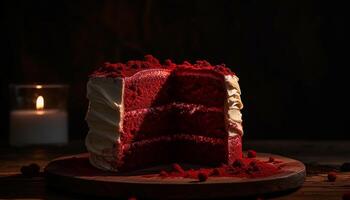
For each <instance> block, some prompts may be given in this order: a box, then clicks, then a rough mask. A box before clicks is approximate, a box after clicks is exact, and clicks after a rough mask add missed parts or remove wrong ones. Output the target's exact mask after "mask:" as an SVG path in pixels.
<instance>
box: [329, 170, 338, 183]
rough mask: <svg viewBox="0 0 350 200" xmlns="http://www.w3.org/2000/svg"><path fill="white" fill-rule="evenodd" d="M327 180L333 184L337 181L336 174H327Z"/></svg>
mask: <svg viewBox="0 0 350 200" xmlns="http://www.w3.org/2000/svg"><path fill="white" fill-rule="evenodd" d="M327 178H328V181H330V182H334V181H335V179H337V174H336V173H335V172H329V173H328V176H327Z"/></svg>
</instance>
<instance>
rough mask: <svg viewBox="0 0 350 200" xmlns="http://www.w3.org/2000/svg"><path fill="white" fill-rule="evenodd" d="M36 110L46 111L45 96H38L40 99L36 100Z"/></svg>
mask: <svg viewBox="0 0 350 200" xmlns="http://www.w3.org/2000/svg"><path fill="white" fill-rule="evenodd" d="M36 109H37V110H42V109H44V97H43V96H38V98H37V99H36Z"/></svg>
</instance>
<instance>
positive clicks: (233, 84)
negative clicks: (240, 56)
mask: <svg viewBox="0 0 350 200" xmlns="http://www.w3.org/2000/svg"><path fill="white" fill-rule="evenodd" d="M238 80H239V79H238V77H237V76H235V75H227V76H225V86H226V91H227V100H226V104H225V112H226V116H225V122H226V130H227V132H228V133H229V136H236V135H237V134H238V135H243V127H242V113H241V109H242V108H243V103H242V100H241V89H240V87H239V84H238Z"/></svg>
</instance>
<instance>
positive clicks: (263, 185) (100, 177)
mask: <svg viewBox="0 0 350 200" xmlns="http://www.w3.org/2000/svg"><path fill="white" fill-rule="evenodd" d="M88 156H89V155H88V154H87V153H85V154H78V155H73V156H68V157H62V158H59V159H56V160H54V161H52V162H50V163H49V164H48V165H47V167H46V168H45V173H46V177H47V180H48V184H49V186H51V187H53V188H56V189H58V190H64V191H69V192H72V193H78V194H84V195H94V196H102V197H119V198H120V197H128V196H131V195H136V196H141V197H146V198H150V199H154V198H156V199H164V198H166V199H199V198H229V197H252V196H260V195H265V194H271V193H275V192H283V191H288V190H292V189H296V188H298V187H300V186H301V185H302V184H303V182H304V179H305V166H304V164H303V163H301V162H299V161H297V160H293V159H290V158H287V157H282V156H277V155H273V154H258V155H257V159H258V160H261V161H266V160H268V158H269V157H275V158H276V159H277V160H279V161H282V163H281V164H280V166H281V173H278V174H276V175H273V176H269V177H264V178H253V179H247V178H232V177H210V178H209V179H208V180H207V181H205V182H198V181H197V180H194V179H190V178H161V177H159V176H151V177H145V175H151V174H153V175H154V174H157V172H159V171H160V170H161V169H164V168H166V167H167V166H162V167H154V168H149V169H145V170H142V171H136V172H133V173H132V174H116V173H111V172H104V171H101V170H98V169H95V168H94V167H92V166H91V165H90V163H89V162H88ZM154 191H157V192H154Z"/></svg>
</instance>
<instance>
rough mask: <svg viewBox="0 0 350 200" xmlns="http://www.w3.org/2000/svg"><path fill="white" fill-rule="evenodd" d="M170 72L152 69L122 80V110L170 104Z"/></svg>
mask: <svg viewBox="0 0 350 200" xmlns="http://www.w3.org/2000/svg"><path fill="white" fill-rule="evenodd" d="M169 76H170V71H169V70H166V69H152V70H145V71H141V72H138V73H136V74H135V75H133V76H131V77H128V78H125V79H124V110H125V111H126V112H127V111H131V110H135V109H140V108H149V107H153V106H157V105H163V104H167V103H170V102H171V100H172V95H173V94H172V91H171V84H170V83H169V79H168V78H169Z"/></svg>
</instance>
